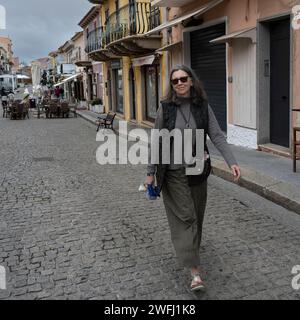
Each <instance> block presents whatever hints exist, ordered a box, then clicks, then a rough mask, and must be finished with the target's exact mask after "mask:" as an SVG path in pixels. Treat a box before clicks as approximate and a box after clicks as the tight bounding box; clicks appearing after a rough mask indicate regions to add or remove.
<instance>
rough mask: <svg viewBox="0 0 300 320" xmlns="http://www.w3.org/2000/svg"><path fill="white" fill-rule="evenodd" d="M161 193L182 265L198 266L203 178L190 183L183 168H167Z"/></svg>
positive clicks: (205, 189)
mask: <svg viewBox="0 0 300 320" xmlns="http://www.w3.org/2000/svg"><path fill="white" fill-rule="evenodd" d="M162 195H163V201H164V205H165V208H166V213H167V218H168V222H169V226H170V231H171V239H172V242H173V245H174V248H175V251H176V254H177V257H178V259H179V261H180V262H181V264H182V265H183V266H184V267H186V268H192V267H198V266H199V264H200V256H199V250H200V244H201V238H202V225H203V220H204V213H205V208H206V202H207V181H205V182H203V183H202V184H200V185H197V186H193V187H190V186H189V185H188V180H187V176H186V174H185V169H181V170H176V171H167V172H166V175H165V180H164V184H163V188H162Z"/></svg>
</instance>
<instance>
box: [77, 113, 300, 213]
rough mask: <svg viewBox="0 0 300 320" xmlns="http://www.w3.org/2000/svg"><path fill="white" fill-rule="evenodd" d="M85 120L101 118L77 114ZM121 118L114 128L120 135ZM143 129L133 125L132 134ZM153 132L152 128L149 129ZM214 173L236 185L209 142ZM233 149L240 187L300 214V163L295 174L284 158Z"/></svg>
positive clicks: (288, 161)
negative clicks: (138, 129)
mask: <svg viewBox="0 0 300 320" xmlns="http://www.w3.org/2000/svg"><path fill="white" fill-rule="evenodd" d="M77 113H78V115H79V116H80V117H82V118H84V119H85V120H87V121H89V122H91V123H94V124H95V121H96V119H97V115H96V114H95V113H94V112H91V111H77ZM118 121H119V120H118V119H116V120H115V122H114V129H115V130H116V131H117V132H118V129H119V125H118ZM136 128H139V126H137V125H135V124H133V123H131V122H129V123H128V132H129V131H130V130H132V129H136ZM146 130H149V132H150V129H146ZM208 147H209V150H210V153H211V158H212V164H213V174H214V175H216V176H218V177H221V178H223V179H225V180H227V181H230V182H233V179H232V175H231V173H230V170H229V168H228V166H227V164H226V163H225V161H224V160H223V158H222V156H221V155H220V153H219V152H218V150H216V148H215V147H214V146H213V144H212V143H211V142H210V141H209V142H208ZM231 149H232V151H233V153H234V155H235V157H236V159H237V161H238V163H239V165H240V167H241V170H242V178H241V179H240V181H239V185H240V186H242V187H244V188H246V189H249V190H251V191H253V192H255V193H257V194H259V195H261V196H263V197H265V198H267V199H269V200H271V201H273V202H275V203H277V204H279V205H281V206H283V207H285V208H287V209H289V210H291V211H294V212H296V213H298V214H300V162H299V161H298V172H297V173H293V171H292V160H291V159H289V158H284V157H281V156H277V155H273V154H269V153H265V152H261V151H256V150H250V149H246V148H243V147H237V146H233V145H231Z"/></svg>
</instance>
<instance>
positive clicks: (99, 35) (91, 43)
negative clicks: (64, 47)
mask: <svg viewBox="0 0 300 320" xmlns="http://www.w3.org/2000/svg"><path fill="white" fill-rule="evenodd" d="M105 35H106V32H105V28H104V27H100V28H96V29H95V30H93V31H91V32H90V33H89V34H88V38H87V45H86V48H85V52H86V53H87V54H88V55H89V57H90V58H91V59H92V60H95V61H108V60H111V59H115V58H117V57H116V56H115V55H114V54H112V53H111V52H109V51H108V50H107V49H106V48H105V46H106V36H105Z"/></svg>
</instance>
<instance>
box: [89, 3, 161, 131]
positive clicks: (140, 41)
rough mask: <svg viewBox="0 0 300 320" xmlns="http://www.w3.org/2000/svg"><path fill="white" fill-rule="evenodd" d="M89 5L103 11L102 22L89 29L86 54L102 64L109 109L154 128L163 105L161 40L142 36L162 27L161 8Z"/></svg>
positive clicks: (143, 4) (134, 5)
mask: <svg viewBox="0 0 300 320" xmlns="http://www.w3.org/2000/svg"><path fill="white" fill-rule="evenodd" d="M90 2H92V3H94V4H95V3H97V7H98V8H100V9H99V16H100V24H99V27H97V26H96V25H94V28H93V29H92V30H91V31H89V42H88V44H89V45H88V47H87V52H88V54H89V57H90V58H91V59H93V60H94V61H98V62H102V64H103V81H104V105H105V108H106V111H113V112H116V113H117V114H118V116H119V117H120V118H123V119H126V120H128V121H134V122H138V123H143V124H145V125H150V126H151V125H152V123H153V121H154V118H155V114H156V110H157V108H158V105H159V96H160V87H161V77H160V74H161V65H160V61H159V60H160V58H159V54H156V53H155V51H156V49H158V48H159V47H160V46H161V36H160V35H154V36H150V37H145V36H144V34H145V33H146V32H148V31H149V30H151V29H152V28H154V27H155V26H157V25H159V23H160V14H159V9H156V8H151V4H150V1H133V0H130V1H128V0H120V1H113V0H108V1H90Z"/></svg>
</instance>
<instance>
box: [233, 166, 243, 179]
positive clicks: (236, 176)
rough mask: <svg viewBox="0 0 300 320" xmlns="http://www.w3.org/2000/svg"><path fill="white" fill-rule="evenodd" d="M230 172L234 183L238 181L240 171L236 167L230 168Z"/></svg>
mask: <svg viewBox="0 0 300 320" xmlns="http://www.w3.org/2000/svg"><path fill="white" fill-rule="evenodd" d="M231 172H232V174H233V176H234V181H235V182H237V181H239V180H240V177H241V169H240V167H239V166H238V165H233V166H231Z"/></svg>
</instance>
